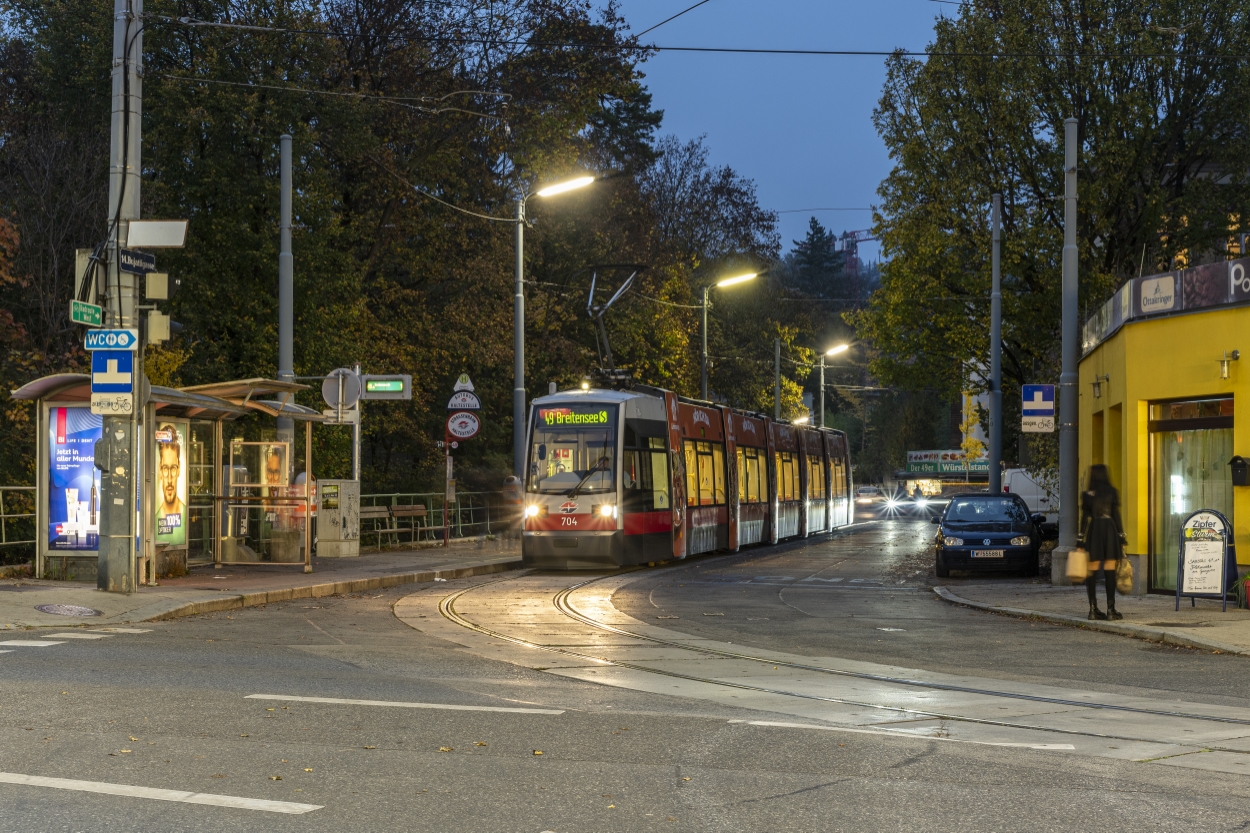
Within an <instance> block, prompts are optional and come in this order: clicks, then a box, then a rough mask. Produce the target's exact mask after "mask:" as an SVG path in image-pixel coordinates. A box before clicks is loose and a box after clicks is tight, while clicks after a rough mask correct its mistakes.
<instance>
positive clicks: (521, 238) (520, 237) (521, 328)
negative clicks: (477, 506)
mask: <svg viewBox="0 0 1250 833" xmlns="http://www.w3.org/2000/svg"><path fill="white" fill-rule="evenodd" d="M512 350H513V366H512V473H513V474H515V475H516V476H517V477H518V478H521V479H522V480H524V469H525V198H524V197H517V201H516V298H515V300H514V301H513V307H512ZM444 501H446V497H444Z"/></svg>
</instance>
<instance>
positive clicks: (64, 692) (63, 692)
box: [61, 691, 69, 694]
mask: <svg viewBox="0 0 1250 833" xmlns="http://www.w3.org/2000/svg"><path fill="white" fill-rule="evenodd" d="M61 693H62V694H69V692H68V691H62V692H61Z"/></svg>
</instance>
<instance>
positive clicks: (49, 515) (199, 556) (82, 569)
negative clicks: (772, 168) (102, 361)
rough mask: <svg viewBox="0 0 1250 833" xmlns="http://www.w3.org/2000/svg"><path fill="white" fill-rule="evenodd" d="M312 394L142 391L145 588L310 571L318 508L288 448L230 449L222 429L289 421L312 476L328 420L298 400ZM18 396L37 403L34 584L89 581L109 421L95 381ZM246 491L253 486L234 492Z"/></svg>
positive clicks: (250, 386) (243, 388)
mask: <svg viewBox="0 0 1250 833" xmlns="http://www.w3.org/2000/svg"><path fill="white" fill-rule="evenodd" d="M307 387H308V386H307V385H301V384H298V383H295V382H288V381H279V380H274V379H242V380H237V381H233V382H223V383H218V384H212V385H197V386H194V387H189V388H169V387H163V386H160V385H145V388H147V390H148V395H147V396H146V397H145V399H146V401H147V405H146V407H145V408H144V412H143V414H142V415H141V423H140V427H139V430H138V432H137V433H136V436H137V437H138V446H139V450H138V458H137V464H136V471H138V472H139V473H140V478H141V479H140V483H141V484H142V490H141V491H140V495H141V497H140V500H139V506H138V508H137V517H136V521H137V533H136V539H137V540H136V546H137V558H138V568H139V569H138V575H139V583H141V584H155V583H157V582H158V580H159V579H160V578H162V577H170V576H177V575H182V574H183V573H185V572H186V571H187V569H188V568H189V567H190V566H194V565H196V564H209V563H214V564H217V565H220V564H221V563H223V562H228V563H232V564H233V563H247V562H255V561H261V560H264V561H270V562H273V561H277V562H283V563H292V564H299V563H302V564H304V567H305V571H306V572H308V571H311V558H310V555H311V546H310V543H311V541H310V538H311V536H308V535H306V534H304V533H305V531H306V526H307V524H306V522H305V521H306V518H307V515H308V510H309V508H310V503H311V502H312V500H313V498H312V497H311V496H306V495H305V492H304V488H305V487H304V486H302V485H299V486H292V485H290V471H291V469H292V468H293V455H292V453H291V452H292V451H293V449H292V448H291V447H290V446H291V445H292V444H291V443H279V442H268V443H244V442H242V441H241V440H232V441H231V444H230V447H229V448H227V446H226V444H225V442H224V439H223V435H224V425H225V423H227V422H233V421H235V420H238V419H241V418H242V417H244V416H247V415H248V414H251V413H262V414H265V415H267V416H270V417H278V416H287V417H290V418H292V419H293V420H296V421H300V422H303V423H304V424H305V443H304V445H305V455H304V471H305V472H308V471H311V469H312V451H311V449H312V442H311V440H312V424H313V423H314V422H326V421H327V418H326V417H324V416H323V415H322V414H320V413H319V412H317V411H314V410H312V409H310V408H306V407H304V406H302V405H298V404H296V403H295V402H293V401H292V399H293V397H294V395H295V393H296V392H297V391H300V390H305V389H307ZM12 398H13V399H17V400H27V401H34V402H35V404H36V432H35V436H36V475H35V485H36V500H35V529H36V551H35V575H36V577H38V578H63V579H70V580H80V581H93V580H95V578H96V574H97V562H98V547H99V510H100V505H99V502H100V472H99V471H98V470H97V469H96V468H95V442H96V440H98V439H99V438H100V436H101V433H102V427H103V418H102V417H101V416H98V415H93V414H92V413H91V410H90V404H89V403H90V400H91V377H90V376H89V375H87V374H81V373H61V374H55V375H52V376H45V377H43V378H41V379H36V380H35V381H33V382H30V383H28V384H26V385H23V386H22V387H21V388H19V389H18V390H15V391H12ZM235 452H238V455H237V456H238V457H239V459H237V460H236V459H234V457H235V456H236V455H235ZM275 459H276V460H277V464H275V465H272V466H271V465H270V464H271V463H273V462H274V461H275ZM249 465H250V467H251V468H250V469H249V468H248V466H249ZM268 469H273V472H269V471H267V470H268ZM249 471H250V472H251V475H250V476H248V474H247V473H248V472H249ZM309 479H311V478H307V477H306V478H305V480H306V481H307V480H309ZM241 481H247V482H248V485H246V486H239V485H235V484H239V483H240V482H241ZM251 481H255V483H252V482H251ZM301 543H302V546H301ZM300 550H303V552H302V553H301V552H300Z"/></svg>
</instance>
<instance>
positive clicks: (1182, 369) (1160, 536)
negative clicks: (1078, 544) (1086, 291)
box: [1078, 258, 1250, 592]
mask: <svg viewBox="0 0 1250 833" xmlns="http://www.w3.org/2000/svg"><path fill="white" fill-rule="evenodd" d="M1247 267H1250V258H1247V259H1243V260H1236V261H1229V262H1222V263H1216V264H1210V265H1207V266H1200V267H1197V268H1194V269H1186V270H1182V271H1178V272H1172V273H1168V274H1165V275H1151V276H1149V277H1145V278H1138V279H1136V280H1133V281H1130V282H1129V283H1127V284H1125V285H1124V287H1122V288H1121V289H1120V291H1119V292H1117V293H1116V295H1115V297H1113V298H1112V299H1111V300H1110V301H1109V302H1107V304H1106V305H1105V306H1104V307H1103V308H1102V309H1101V310H1100V311H1099V313H1098V314H1097V315H1095V316H1094V317H1093V318H1092V319H1090V321H1089V322H1088V323H1087V324H1086V326H1085V330H1084V333H1083V345H1082V347H1083V352H1084V357H1083V358H1082V359H1081V363H1080V422H1079V424H1078V433H1079V437H1080V440H1079V443H1080V460H1081V472H1082V475H1081V485H1082V488H1084V485H1085V479H1086V476H1087V475H1086V473H1087V472H1088V471H1089V466H1090V465H1091V464H1093V463H1104V464H1106V465H1107V467H1108V469H1109V470H1110V474H1111V480H1112V483H1114V484H1115V486H1116V488H1117V489H1119V490H1120V499H1121V504H1122V506H1121V511H1122V514H1123V519H1124V531H1125V533H1126V534H1127V536H1128V546H1127V547H1126V552H1127V553H1128V554H1129V557H1130V560H1131V561H1132V563H1133V568H1134V578H1135V582H1134V583H1135V585H1136V587H1135V592H1147V591H1154V592H1174V591H1175V587H1176V568H1177V551H1178V549H1179V543H1178V541H1179V529H1180V525H1181V523H1182V522H1183V520H1184V519H1185V517H1186V516H1187V515H1188V514H1189V513H1191V512H1193V511H1195V510H1197V509H1215V510H1217V511H1219V512H1221V513H1223V514H1224V516H1225V517H1226V518H1228V520H1229V522H1230V523H1231V524H1232V525H1233V529H1234V534H1235V537H1236V543H1237V552H1238V554H1239V561H1241V562H1242V563H1250V487H1241V486H1238V487H1234V486H1233V481H1232V470H1231V468H1230V466H1229V461H1230V460H1231V459H1232V457H1233V456H1234V455H1237V454H1241V455H1243V456H1247V457H1250V353H1247V361H1244V362H1243V361H1240V360H1238V358H1234V357H1235V356H1237V355H1238V353H1237V352H1236V351H1241V350H1250V306H1246V305H1245V304H1246V302H1247V301H1250V275H1248V274H1247ZM1238 411H1240V412H1241V413H1243V414H1245V416H1244V417H1242V418H1241V419H1240V420H1236V419H1235V415H1236V413H1237V412H1238Z"/></svg>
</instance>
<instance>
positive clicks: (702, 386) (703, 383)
mask: <svg viewBox="0 0 1250 833" xmlns="http://www.w3.org/2000/svg"><path fill="white" fill-rule="evenodd" d="M757 277H759V273H758V272H749V273H747V274H745V275H736V276H734V277H732V278H725V279H724V280H723V281H717V282H716V283H715V284H708V285H707V286H705V287H703V361H702V362H701V367H702V373H701V376H700V383H699V391H700V392H701V395H702V397H703V399H704V400H705V401H706V400H707V308H708V302H707V296H708V292H710V291H711V290H712V287H713V286H715V287H716V288H717V289H723V288H725V287H726V286H733V285H734V284H738V283H743V282H744V281H749V280H753V279H754V278H757Z"/></svg>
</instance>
